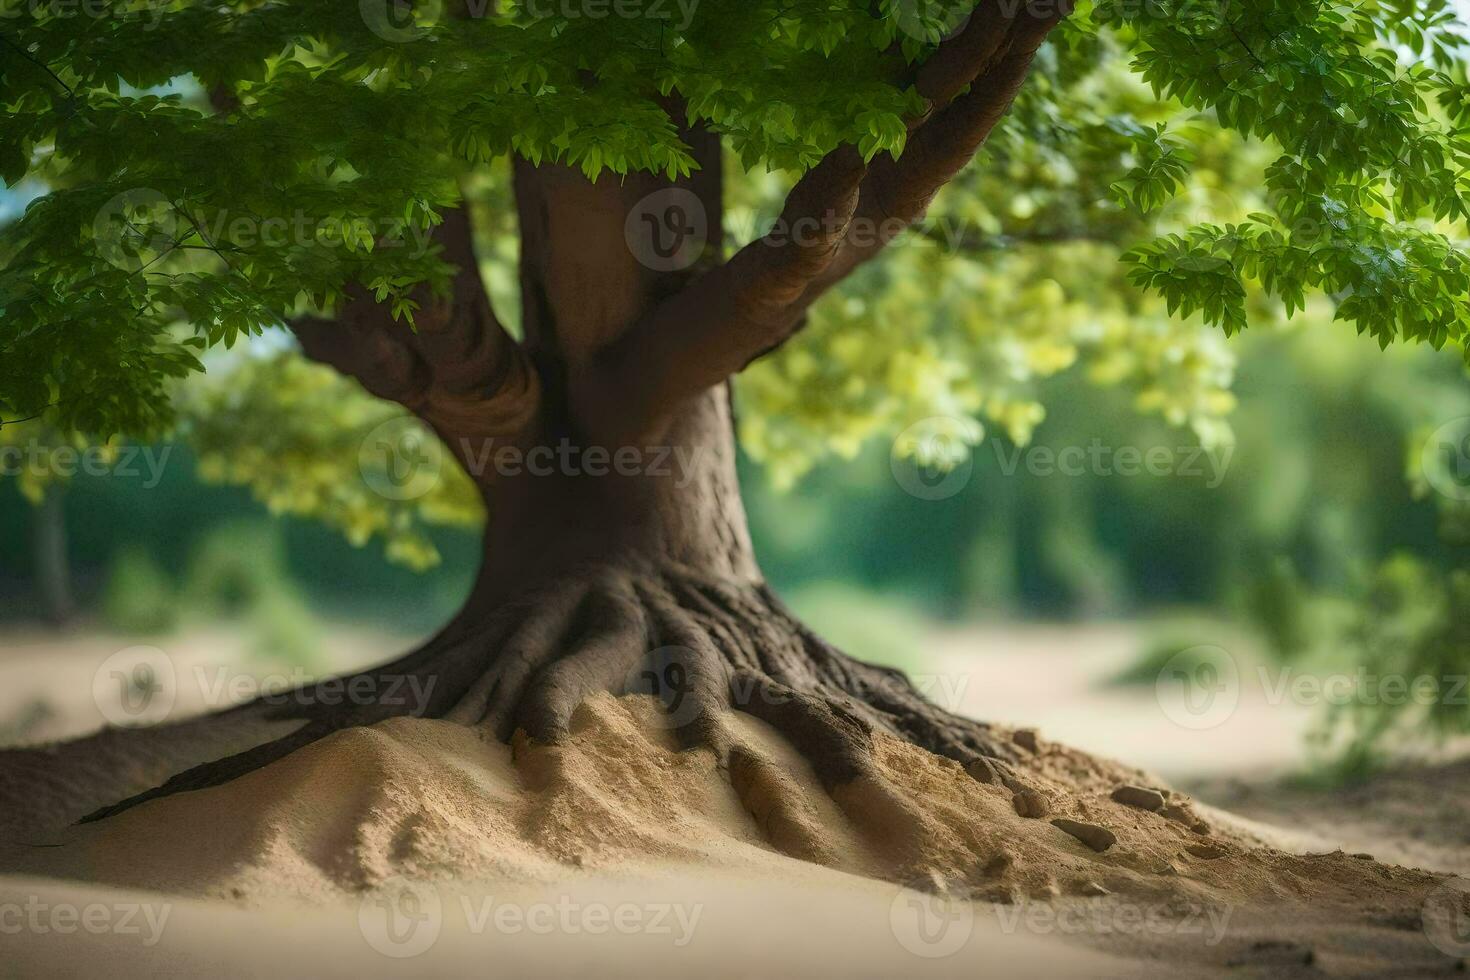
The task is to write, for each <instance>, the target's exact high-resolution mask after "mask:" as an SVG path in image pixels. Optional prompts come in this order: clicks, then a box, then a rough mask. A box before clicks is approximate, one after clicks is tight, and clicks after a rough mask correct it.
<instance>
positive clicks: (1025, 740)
mask: <svg viewBox="0 0 1470 980" xmlns="http://www.w3.org/2000/svg"><path fill="white" fill-rule="evenodd" d="M1011 741H1012V742H1015V743H1016V744H1017V745H1019V746H1020V747H1021V748H1023V749H1025V750H1026V751H1027V752H1037V751H1039V750H1040V743H1039V742H1038V741H1037V738H1036V729H1034V728H1018V729H1017V730H1016V731H1015V732H1014V733H1012V735H1011Z"/></svg>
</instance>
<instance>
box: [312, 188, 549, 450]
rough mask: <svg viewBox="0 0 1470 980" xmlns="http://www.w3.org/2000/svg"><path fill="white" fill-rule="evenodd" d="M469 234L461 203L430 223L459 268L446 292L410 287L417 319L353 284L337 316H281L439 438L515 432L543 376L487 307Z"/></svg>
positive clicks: (327, 357)
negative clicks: (405, 318) (406, 318)
mask: <svg viewBox="0 0 1470 980" xmlns="http://www.w3.org/2000/svg"><path fill="white" fill-rule="evenodd" d="M473 237H474V236H473V229H472V228H471V222H470V219H469V216H468V214H467V213H466V210H465V209H463V208H461V209H458V210H454V211H450V212H447V213H446V214H445V216H444V220H443V222H441V223H440V225H439V226H438V227H437V228H436V229H434V241H436V242H437V243H438V244H439V245H440V246H441V247H442V249H443V252H442V257H443V258H444V260H445V261H447V262H449V263H451V264H452V265H454V266H456V267H457V270H458V271H457V272H456V273H455V276H454V278H453V280H452V281H451V283H450V289H449V294H448V295H447V296H442V295H436V294H434V293H432V292H431V291H430V290H429V288H428V287H426V286H425V287H421V288H420V290H419V291H417V292H416V293H415V295H414V299H415V300H416V301H417V302H418V303H419V304H420V309H419V311H418V313H417V314H416V315H415V320H416V329H415V328H413V327H410V326H409V325H408V324H406V323H401V322H398V321H396V320H394V319H393V316H392V313H391V311H390V309H389V307H388V306H387V305H386V304H382V303H379V302H377V301H376V300H375V299H374V298H373V296H372V294H371V293H369V292H368V291H367V290H366V289H363V288H362V287H360V286H354V287H352V288H351V289H350V290H349V296H350V298H349V300H348V302H347V303H346V304H345V305H344V306H343V307H342V308H341V309H340V310H339V311H338V314H337V318H336V319H335V320H322V319H319V318H316V317H302V318H298V319H295V320H292V321H291V322H290V323H289V324H288V325H289V326H290V328H291V330H292V331H293V332H294V333H295V334H296V337H297V339H298V340H299V341H300V342H301V348H302V351H303V352H304V353H305V354H306V356H307V357H309V358H311V359H312V360H315V361H318V362H321V363H323V364H327V365H330V366H331V367H334V368H336V369H337V370H339V371H341V372H342V373H344V374H347V375H349V376H350V377H352V378H355V379H356V380H357V381H358V382H360V383H361V384H362V386H363V387H364V388H366V389H367V390H368V391H369V392H370V393H371V394H373V395H375V396H377V397H379V398H385V399H388V400H390V401H395V402H398V403H399V404H400V405H403V406H404V407H405V408H407V409H409V410H410V411H412V412H414V413H415V414H417V415H419V416H420V417H421V418H423V419H424V420H425V421H427V422H428V423H429V424H430V425H432V426H433V427H434V428H435V430H436V431H438V432H439V434H440V435H441V436H443V437H444V438H445V439H446V440H460V439H482V438H494V437H503V436H510V435H515V434H517V433H519V432H521V431H522V430H523V429H524V428H525V427H526V426H527V424H528V423H529V422H530V420H531V418H532V417H533V416H534V415H535V413H536V410H537V409H538V408H539V405H540V384H539V381H538V379H537V375H536V372H535V370H534V369H533V368H532V366H531V364H530V362H529V360H528V359H527V358H526V356H525V354H524V353H523V352H522V350H521V348H520V345H519V344H517V343H516V342H515V340H514V339H513V338H512V337H511V336H510V335H509V334H508V333H506V332H505V329H504V327H502V326H501V324H500V322H499V321H498V320H497V319H496V318H495V314H494V312H493V311H492V310H491V308H490V299H489V296H488V294H487V293H486V291H485V286H484V282H483V281H482V280H481V278H480V270H479V263H478V261H477V260H476V258H475V253H474V241H473ZM451 448H453V449H455V450H456V451H459V449H460V447H459V446H458V445H455V446H452V447H451Z"/></svg>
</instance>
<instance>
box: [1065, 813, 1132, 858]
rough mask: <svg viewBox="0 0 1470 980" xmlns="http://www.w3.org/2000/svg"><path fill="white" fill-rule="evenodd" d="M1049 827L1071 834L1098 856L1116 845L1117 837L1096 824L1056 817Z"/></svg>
mask: <svg viewBox="0 0 1470 980" xmlns="http://www.w3.org/2000/svg"><path fill="white" fill-rule="evenodd" d="M1051 825H1052V826H1053V827H1055V828H1057V829H1058V830H1060V831H1062V832H1064V833H1067V834H1071V835H1072V836H1073V837H1075V838H1077V839H1078V840H1080V841H1081V842H1082V843H1084V844H1086V845H1087V846H1088V847H1090V848H1092V849H1093V850H1094V851H1097V852H1098V853H1099V854H1101V853H1102V852H1103V851H1106V850H1107V849H1108V848H1110V847H1112V846H1113V845H1114V844H1116V843H1118V838H1117V836H1116V835H1115V834H1114V833H1113V832H1112V831H1111V830H1108V829H1107V828H1106V827H1099V826H1098V825H1097V824H1091V823H1082V822H1081V821H1079V820H1068V819H1066V818H1065V817H1058V818H1057V819H1055V820H1053V821H1052V822H1051Z"/></svg>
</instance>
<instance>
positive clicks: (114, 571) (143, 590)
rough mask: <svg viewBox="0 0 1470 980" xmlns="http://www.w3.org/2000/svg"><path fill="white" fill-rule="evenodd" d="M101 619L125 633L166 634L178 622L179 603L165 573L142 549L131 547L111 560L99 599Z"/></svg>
mask: <svg viewBox="0 0 1470 980" xmlns="http://www.w3.org/2000/svg"><path fill="white" fill-rule="evenodd" d="M102 617H103V620H104V622H106V623H107V625H108V626H110V627H111V628H113V629H115V630H120V631H122V632H124V633H139V634H144V635H152V634H157V633H165V632H168V631H169V630H171V629H173V628H174V626H175V625H177V623H178V601H177V596H176V595H175V593H174V586H173V583H172V582H171V581H170V580H169V577H168V574H167V573H166V572H164V570H163V569H162V568H160V567H159V565H158V562H157V561H155V560H154V558H153V556H152V555H151V554H149V553H148V551H147V550H146V549H145V548H142V547H139V546H136V545H132V546H128V547H126V548H123V549H121V550H119V551H118V552H117V554H116V555H115V556H114V557H113V560H112V565H111V567H110V568H109V569H108V573H107V586H106V588H105V589H104V591H103V596H102Z"/></svg>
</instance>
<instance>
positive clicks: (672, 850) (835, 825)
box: [7, 696, 1433, 906]
mask: <svg viewBox="0 0 1470 980" xmlns="http://www.w3.org/2000/svg"><path fill="white" fill-rule="evenodd" d="M659 718H660V715H659V712H658V709H657V707H656V705H655V704H654V702H653V701H652V699H648V698H640V697H628V698H622V699H614V698H611V697H607V696H602V697H598V698H595V699H593V700H590V701H588V702H587V703H586V704H585V705H583V706H582V707H581V708H580V709H579V711H578V713H577V715H576V717H575V719H574V737H573V739H572V740H571V743H570V744H568V745H565V746H562V747H556V748H547V747H538V746H532V745H529V744H526V743H519V744H517V745H516V746H514V747H512V746H507V745H503V744H500V743H498V742H495V741H493V740H491V739H487V738H485V737H483V736H482V735H481V734H480V733H477V732H476V731H475V730H473V729H470V728H466V727H463V726H460V725H456V724H452V723H448V722H440V721H425V720H417V719H400V720H394V721H389V722H385V723H383V724H381V725H378V726H375V727H373V728H356V729H350V730H346V731H342V732H339V733H337V734H335V735H333V736H331V737H329V738H326V739H323V740H322V741H320V742H318V743H316V744H314V745H311V746H309V747H307V748H305V749H302V750H301V751H298V752H296V753H295V754H293V755H291V756H289V757H287V758H285V759H283V760H281V761H280V762H277V763H276V764H274V765H271V766H269V767H267V768H265V769H262V770H260V771H257V772H255V773H253V774H251V775H248V776H245V777H243V778H241V779H238V780H236V781H234V782H232V783H229V784H227V785H224V786H221V787H217V788H214V789H210V790H205V791H201V792H196V793H186V794H181V795H178V796H174V797H170V798H167V799H163V800H158V801H155V802H152V803H149V804H145V805H143V806H140V807H137V808H135V809H133V810H130V811H127V812H125V813H123V814H122V815H120V816H118V817H115V818H113V819H110V820H106V821H103V822H101V823H98V824H90V825H86V826H82V827H76V828H72V829H70V830H68V831H67V832H66V833H65V835H64V836H63V838H62V839H61V840H60V841H57V842H55V843H56V844H58V845H59V846H52V847H46V848H30V849H22V851H23V853H22V854H20V855H19V856H18V857H17V858H15V860H13V861H12V860H8V859H7V864H8V865H10V866H11V867H12V868H13V869H15V870H23V871H27V872H36V873H43V874H47V875H52V876H59V877H68V878H76V879H81V880H86V881H93V882H102V883H107V884H112V885H122V886H127V887H136V888H146V889H153V890H158V891H164V892H169V893H173V894H180V895H195V896H209V897H218V898H226V899H229V900H232V901H235V902H242V903H245V904H257V903H268V902H273V901H275V900H277V899H281V898H289V899H301V900H306V901H312V902H318V901H326V900H330V899H333V898H340V897H342V896H343V895H344V894H353V893H358V892H362V891H363V890H365V889H371V888H374V887H376V886H378V885H379V884H381V883H382V882H384V881H386V880H388V879H390V878H394V877H396V876H403V877H407V878H411V879H425V880H434V879H439V880H450V879H452V880H454V881H456V882H460V883H476V882H479V883H501V884H503V883H506V882H515V883H548V882H554V881H557V880H560V879H564V878H566V877H568V876H570V875H574V874H578V873H585V872H600V873H612V872H627V871H629V870H633V869H638V868H667V867H669V866H670V865H671V864H672V865H675V866H685V867H691V866H692V867H698V866H704V867H709V868H723V869H744V870H745V871H749V870H757V871H758V872H759V873H760V874H762V875H772V876H778V877H779V876H786V877H788V878H789V877H791V876H801V875H805V874H810V873H812V872H813V871H814V870H816V868H815V866H814V863H815V865H824V866H826V867H827V868H830V869H833V870H836V871H840V872H848V873H851V874H855V875H861V876H864V877H870V878H884V879H887V880H890V881H897V882H901V883H908V884H911V885H914V886H915V887H920V888H925V889H929V890H948V891H953V892H958V893H962V894H967V895H974V896H975V897H979V898H982V899H985V900H988V901H992V902H998V903H1003V904H1004V903H1014V902H1016V901H1018V900H1024V899H1048V900H1051V899H1056V898H1058V897H1068V896H1077V897H1089V896H1099V895H1103V894H1108V893H1112V894H1117V895H1132V896H1152V897H1157V898H1174V899H1189V900H1198V901H1207V902H1208V901H1219V902H1236V901H1240V900H1244V899H1250V900H1261V899H1296V900H1302V901H1311V902H1314V903H1319V904H1320V903H1322V902H1329V903H1330V902H1334V901H1337V902H1342V903H1344V904H1345V905H1349V904H1356V905H1358V906H1361V904H1362V903H1361V897H1362V895H1363V894H1365V892H1371V893H1372V894H1373V895H1374V896H1375V898H1376V899H1378V900H1391V899H1393V898H1394V897H1398V898H1401V899H1402V900H1403V901H1404V902H1412V901H1417V898H1416V897H1415V896H1417V895H1419V894H1421V893H1422V892H1423V891H1424V890H1425V889H1427V888H1429V887H1432V885H1433V881H1432V879H1431V878H1430V877H1429V876H1428V875H1424V874H1422V873H1419V872H1410V871H1406V870H1403V869H1398V868H1390V867H1385V866H1382V865H1378V864H1376V863H1373V862H1370V861H1364V860H1360V859H1355V858H1353V857H1351V856H1349V855H1345V854H1341V853H1334V854H1326V855H1316V856H1304V855H1293V854H1287V853H1284V852H1282V851H1279V850H1274V849H1271V848H1269V847H1263V846H1261V845H1260V842H1259V841H1257V840H1254V839H1251V838H1250V837H1248V836H1247V835H1245V834H1244V833H1242V832H1241V831H1240V830H1238V829H1235V828H1231V827H1222V826H1218V825H1217V826H1211V825H1210V824H1209V823H1207V822H1206V821H1205V819H1203V818H1202V817H1201V816H1200V813H1199V812H1198V811H1197V810H1196V809H1195V808H1194V807H1193V805H1192V804H1191V803H1190V801H1188V800H1187V799H1185V798H1183V797H1180V796H1178V795H1177V794H1168V799H1167V803H1166V805H1165V806H1164V807H1163V808H1162V809H1161V810H1160V812H1150V811H1149V810H1146V809H1141V808H1139V806H1137V805H1128V804H1126V803H1120V802H1117V801H1115V800H1114V799H1112V798H1111V793H1112V791H1113V790H1114V789H1115V787H1116V786H1117V784H1118V783H1119V782H1120V781H1121V780H1123V779H1126V778H1132V779H1141V778H1142V777H1141V776H1140V774H1137V773H1135V772H1132V771H1130V770H1125V769H1121V768H1120V767H1115V766H1111V765H1110V764H1108V763H1105V762H1100V761H1098V760H1096V759H1093V758H1091V757H1089V756H1086V755H1084V754H1082V753H1078V752H1074V751H1071V750H1068V749H1065V748H1062V747H1059V746H1051V745H1048V744H1046V743H1044V742H1039V741H1037V740H1035V739H1032V738H1025V739H1022V740H1021V741H1022V742H1023V743H1024V744H1026V745H1027V747H1028V748H1030V749H1031V750H1032V757H1033V766H1032V767H1031V770H1030V772H1031V777H1032V778H1033V779H1034V785H1035V788H1036V794H1035V798H1034V799H1033V800H1031V801H1029V803H1030V805H1029V806H1026V805H1023V806H1019V807H1018V805H1017V803H1016V801H1014V800H1013V799H1012V793H1011V792H1010V791H1009V790H1007V789H1004V788H1002V787H999V786H994V785H987V784H984V783H981V782H978V781H976V780H975V779H973V778H971V777H970V776H968V775H967V774H966V773H965V772H964V771H963V770H962V769H961V768H960V767H959V766H958V765H957V764H955V763H953V762H950V761H948V760H944V759H941V758H938V757H936V756H933V755H930V754H929V753H927V752H924V751H923V750H920V749H916V748H914V747H913V746H910V745H907V744H905V743H902V742H900V741H897V740H896V739H891V738H887V737H883V738H881V740H880V742H879V744H878V753H877V757H878V762H879V766H880V769H881V770H882V772H883V774H884V776H885V777H886V782H884V781H876V780H875V781H872V782H862V781H859V782H856V783H853V784H849V785H847V786H842V787H838V788H837V789H836V790H835V791H834V792H833V793H832V794H830V795H829V794H828V793H827V792H826V791H824V790H823V788H822V787H821V785H820V783H819V782H818V780H817V778H816V776H815V775H814V773H813V772H812V771H811V769H810V767H809V766H808V765H807V764H806V763H805V762H804V761H803V760H802V759H801V758H800V757H799V756H798V755H797V754H796V753H795V752H794V751H793V750H792V749H791V748H790V746H788V745H787V744H786V743H785V742H784V741H783V740H781V739H780V738H779V737H778V736H776V735H775V733H774V732H773V731H772V730H771V729H769V728H767V727H766V726H764V725H763V724H762V723H760V722H759V721H756V720H754V719H751V718H749V717H747V716H743V715H736V716H734V718H733V719H732V721H731V725H732V726H733V727H734V734H735V739H736V743H737V745H738V746H739V751H737V752H736V753H733V754H732V762H731V766H730V769H731V771H730V772H729V773H726V772H722V771H720V770H719V768H718V767H717V764H716V761H715V758H714V756H713V755H712V754H711V753H709V752H707V751H704V750H688V751H680V750H679V748H678V747H677V746H676V745H675V743H674V742H673V740H672V738H671V737H670V735H669V733H668V732H667V731H665V730H663V729H662V728H661V727H660V725H659ZM1162 794H1167V790H1165V791H1162V793H1161V795H1162ZM1018 809H1019V810H1027V811H1028V812H1030V813H1033V814H1034V815H1032V816H1022V815H1021V814H1020V813H1019V812H1018ZM1053 820H1059V821H1062V822H1065V821H1071V824H1068V825H1067V827H1070V830H1069V829H1066V828H1064V827H1061V826H1057V825H1055V824H1053V823H1052V821H1053ZM1099 829H1100V830H1101V831H1102V832H1103V833H1102V838H1101V839H1100V840H1098V839H1093V838H1094V837H1095V835H1096V834H1097V832H1098V830H1099ZM1108 838H1111V839H1112V841H1113V842H1112V843H1111V844H1108ZM1088 840H1090V841H1091V844H1089V843H1087V842H1085V841H1088ZM1104 844H1107V846H1106V847H1103V845H1104ZM1099 847H1102V848H1103V849H1101V850H1098V849H1097V848H1099ZM797 858H799V859H801V860H796V859H797ZM813 862H814V863H813ZM1354 896H1356V901H1355V899H1354Z"/></svg>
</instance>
